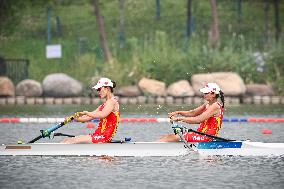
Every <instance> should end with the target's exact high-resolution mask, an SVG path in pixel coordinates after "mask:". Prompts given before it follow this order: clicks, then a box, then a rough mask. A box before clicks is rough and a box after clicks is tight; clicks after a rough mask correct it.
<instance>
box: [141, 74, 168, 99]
mask: <svg viewBox="0 0 284 189" xmlns="http://www.w3.org/2000/svg"><path fill="white" fill-rule="evenodd" d="M138 86H139V88H140V89H141V91H142V92H143V94H145V95H149V96H166V95H167V92H166V84H165V83H164V82H161V81H157V80H154V79H147V78H142V79H141V80H140V81H139V83H138Z"/></svg>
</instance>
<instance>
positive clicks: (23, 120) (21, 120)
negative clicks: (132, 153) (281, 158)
mask: <svg viewBox="0 0 284 189" xmlns="http://www.w3.org/2000/svg"><path fill="white" fill-rule="evenodd" d="M62 121H64V118H36V117H30V118H0V123H58V122H62ZM169 121H170V119H169V118H163V117H161V118H121V119H120V122H126V123H127V122H129V123H137V122H138V123H139V122H141V123H145V122H153V123H155V122H159V123H163V122H169ZM92 122H94V123H97V122H99V120H98V119H95V120H93V121H92ZM223 122H235V123H236V122H269V123H280V122H281V123H282V122H284V118H271V117H269V118H255V117H251V118H223Z"/></svg>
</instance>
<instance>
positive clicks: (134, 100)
mask: <svg viewBox="0 0 284 189" xmlns="http://www.w3.org/2000/svg"><path fill="white" fill-rule="evenodd" d="M117 98H118V99H119V102H120V103H121V104H168V105H171V104H175V105H179V104H188V105H189V104H200V103H202V101H203V99H202V98H201V97H200V96H194V97H152V96H138V97H117ZM225 100H226V104H227V105H238V104H284V96H245V97H243V96H241V97H226V98H225ZM100 103H101V99H100V98H97V97H92V98H91V97H73V98H54V97H23V96H17V97H5V98H3V97H2V98H0V106H5V105H25V104H26V105H34V104H49V105H51V104H56V105H61V104H100Z"/></svg>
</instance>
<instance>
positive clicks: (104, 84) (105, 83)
mask: <svg viewBox="0 0 284 189" xmlns="http://www.w3.org/2000/svg"><path fill="white" fill-rule="evenodd" d="M102 87H113V83H112V82H111V80H110V79H109V78H104V77H103V78H101V79H100V80H99V81H98V83H97V84H96V85H95V86H93V87H92V89H96V90H98V89H99V88H102Z"/></svg>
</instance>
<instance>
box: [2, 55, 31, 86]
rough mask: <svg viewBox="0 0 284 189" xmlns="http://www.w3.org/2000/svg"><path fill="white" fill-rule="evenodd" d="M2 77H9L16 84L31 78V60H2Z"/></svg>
mask: <svg viewBox="0 0 284 189" xmlns="http://www.w3.org/2000/svg"><path fill="white" fill-rule="evenodd" d="M0 75H4V76H7V77H9V78H10V79H11V80H12V81H13V83H14V84H17V83H19V82H20V81H22V80H24V79H27V78H28V77H29V60H27V59H1V60H0Z"/></svg>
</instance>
